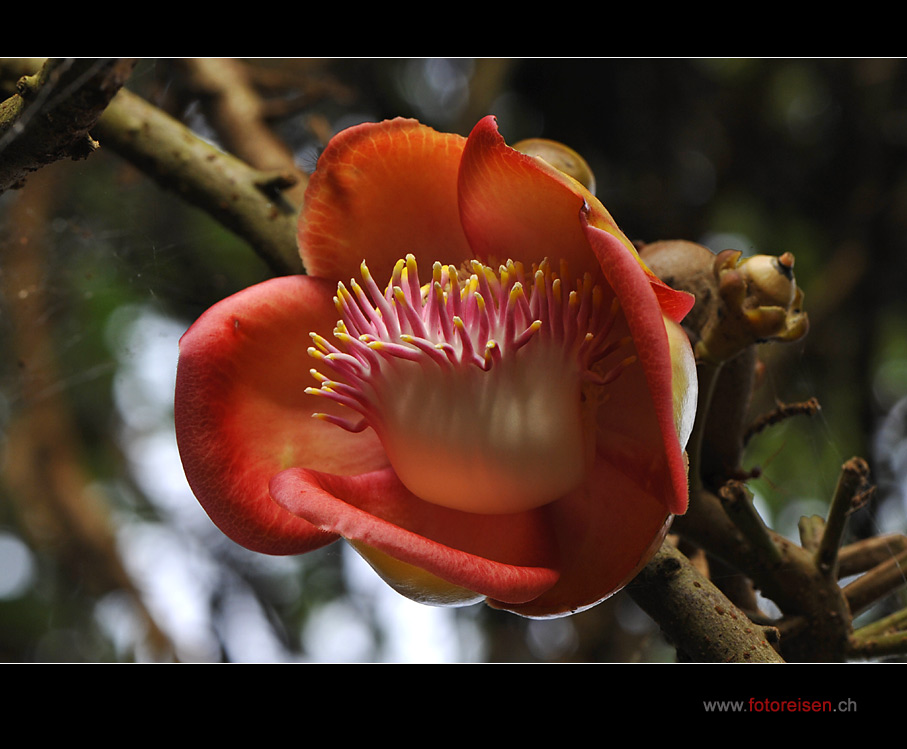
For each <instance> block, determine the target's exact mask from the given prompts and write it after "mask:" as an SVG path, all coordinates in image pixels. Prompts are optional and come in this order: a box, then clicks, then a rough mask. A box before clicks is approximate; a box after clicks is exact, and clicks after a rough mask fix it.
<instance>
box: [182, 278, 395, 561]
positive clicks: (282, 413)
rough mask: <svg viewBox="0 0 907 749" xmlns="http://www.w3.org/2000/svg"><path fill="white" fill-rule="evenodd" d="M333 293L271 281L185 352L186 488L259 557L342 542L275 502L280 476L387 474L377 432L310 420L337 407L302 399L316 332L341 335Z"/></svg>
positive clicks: (203, 329)
mask: <svg viewBox="0 0 907 749" xmlns="http://www.w3.org/2000/svg"><path fill="white" fill-rule="evenodd" d="M333 293H334V285H333V284H332V283H329V282H326V281H319V280H316V279H311V278H306V277H304V276H293V277H286V278H277V279H274V280H271V281H266V282H265V283H262V284H258V285H257V286H253V287H251V288H249V289H246V290H244V291H241V292H239V293H238V294H235V295H233V296H231V297H229V298H227V299H225V300H223V301H222V302H220V303H218V304H216V305H215V306H214V307H212V308H211V309H209V310H208V311H207V312H205V313H204V314H203V315H202V316H201V317H200V318H199V319H198V321H197V322H196V323H195V324H194V325H193V326H192V327H191V328H190V329H189V330H188V331H187V332H186V334H185V335H184V336H183V338H182V339H181V341H180V359H179V366H178V369H177V380H176V400H175V419H176V435H177V441H178V444H179V449H180V455H181V457H182V460H183V466H184V469H185V471H186V476H187V478H188V480H189V484H190V486H191V487H192V490H193V492H194V493H195V495H196V497H197V498H198V499H199V501H200V502H201V504H202V506H203V507H204V508H205V510H206V511H207V512H208V514H209V515H210V517H211V519H212V520H213V521H214V522H215V524H217V525H218V527H220V529H221V530H222V531H223V532H224V533H226V534H227V535H228V536H230V537H231V538H232V539H233V540H235V541H236V542H237V543H240V544H242V545H243V546H246V547H248V548H250V549H253V550H256V551H262V552H267V553H271V554H296V553H302V552H304V551H309V550H311V549H314V548H318V547H319V546H323V545H324V544H326V543H330V542H331V541H333V540H335V539H336V536H334V535H332V534H328V533H325V532H323V531H320V530H318V529H317V528H315V527H314V526H312V525H310V524H309V523H306V522H305V521H302V520H300V519H299V518H297V517H295V516H294V515H291V514H290V513H288V512H286V511H284V510H283V509H282V508H280V507H278V506H277V505H276V504H274V503H273V502H272V501H271V498H270V496H269V495H268V482H269V481H270V479H271V477H272V476H273V475H274V474H275V473H277V472H279V471H281V470H283V469H284V468H287V467H288V466H299V465H302V466H311V465H317V466H318V467H319V468H320V469H322V470H327V471H332V472H336V473H353V472H360V471H364V470H371V469H374V468H377V467H380V466H382V465H384V464H385V460H386V459H385V456H384V451H383V450H382V449H381V447H380V444H378V442H377V439H376V438H375V437H374V434H373V433H371V432H370V431H369V432H363V433H361V434H356V435H353V434H349V433H347V432H345V431H343V430H342V429H339V428H338V427H336V426H334V425H332V424H328V423H325V422H322V421H319V420H317V419H314V418H312V413H313V412H315V411H327V410H329V409H330V405H331V404H329V403H328V402H327V401H325V400H324V399H319V398H317V397H316V396H312V395H306V393H305V388H306V387H307V386H308V385H312V384H315V383H314V380H312V378H311V377H310V376H309V374H308V372H309V369H310V368H311V366H312V360H311V358H310V357H309V356H308V354H307V353H306V351H307V348H308V347H309V345H310V344H311V339H310V338H309V331H317V332H320V333H321V334H323V335H329V333H330V331H331V330H332V329H333V326H334V324H335V322H336V319H337V313H336V311H335V309H334V305H333V302H332V295H333ZM337 411H338V412H339V411H340V408H339V407H337Z"/></svg>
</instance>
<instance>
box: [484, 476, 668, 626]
mask: <svg viewBox="0 0 907 749" xmlns="http://www.w3.org/2000/svg"><path fill="white" fill-rule="evenodd" d="M545 512H546V513H547V515H548V523H549V525H550V527H551V528H552V529H554V531H555V532H556V534H557V543H558V545H559V551H560V561H559V566H558V571H559V572H560V578H559V579H558V582H557V584H556V585H555V586H553V587H552V588H551V589H550V590H548V591H547V592H545V593H544V594H542V595H541V596H539V597H538V598H535V599H533V600H532V601H528V602H526V603H525V604H521V605H513V604H508V603H505V602H502V601H494V600H489V601H488V602H487V603H488V604H489V605H490V606H493V607H495V608H502V609H507V610H508V611H512V612H514V613H516V614H521V615H523V616H528V617H535V618H543V617H553V616H564V615H567V614H573V613H576V612H577V611H582V610H584V609H587V608H589V607H590V606H594V605H595V604H597V603H600V602H601V601H602V600H604V599H605V598H608V597H609V596H611V595H613V594H614V593H616V592H617V591H619V590H620V589H621V588H622V587H623V586H624V585H626V584H627V583H628V582H629V581H630V580H632V579H633V577H634V576H635V575H636V573H637V572H639V570H640V569H642V567H643V566H644V565H645V564H646V562H648V561H649V559H650V558H651V557H652V554H654V553H655V551H656V550H657V549H658V547H659V545H660V544H661V542H662V541H663V540H664V537H665V534H666V533H667V531H668V528H669V526H670V521H671V519H672V516H671V515H670V513H668V511H667V510H666V509H665V506H664V504H662V503H661V502H660V501H658V500H657V499H656V498H654V497H653V496H652V494H651V492H650V491H649V488H648V487H647V486H645V485H643V484H641V483H640V481H639V477H637V476H634V475H633V474H631V473H630V472H628V471H625V470H623V468H621V467H619V466H618V465H616V464H614V463H610V462H608V461H606V460H599V461H598V463H597V464H596V466H595V470H594V471H593V472H592V474H591V475H590V477H589V480H588V481H587V482H586V485H585V486H584V487H582V488H581V489H579V490H577V491H576V492H574V493H573V494H572V495H571V496H569V497H565V498H564V499H561V500H558V501H557V502H555V503H553V504H551V505H549V506H548V507H546V508H545Z"/></svg>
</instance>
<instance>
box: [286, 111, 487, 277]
mask: <svg viewBox="0 0 907 749" xmlns="http://www.w3.org/2000/svg"><path fill="white" fill-rule="evenodd" d="M465 142H466V141H465V139H464V138H463V137H461V136H459V135H452V134H448V133H438V132H436V131H435V130H432V129H431V128H429V127H426V126H425V125H422V124H421V123H419V122H417V121H415V120H405V119H395V120H390V121H387V122H383V123H378V124H375V123H366V124H363V125H357V126H355V127H351V128H348V129H346V130H343V131H341V132H340V133H338V134H337V135H335V136H334V138H332V139H331V142H330V143H329V144H328V146H327V148H326V149H325V150H324V153H322V154H321V157H320V158H319V160H318V168H317V169H316V171H315V173H314V174H313V175H312V178H311V180H310V181H309V186H308V188H307V189H306V198H305V207H304V208H303V211H302V215H301V217H300V223H299V246H300V254H301V256H302V261H303V264H304V265H305V267H306V270H307V272H308V274H309V275H312V276H319V277H321V278H331V279H335V280H338V281H344V282H346V281H348V280H349V279H350V278H351V277H356V278H359V264H360V263H361V262H362V260H363V259H367V261H368V266H369V270H370V271H371V272H372V275H373V276H374V277H375V279H377V281H378V283H379V284H381V285H383V284H384V283H386V282H387V280H388V279H389V278H390V275H391V271H392V270H393V267H394V263H395V262H396V261H397V260H399V259H400V258H402V257H405V256H406V254H407V253H412V254H413V255H415V256H416V260H417V262H418V263H419V264H420V265H421V266H423V267H426V268H430V267H431V264H432V263H433V262H434V261H436V260H438V261H441V262H443V263H454V264H456V265H459V264H460V263H461V262H462V261H463V260H464V259H467V258H471V257H472V253H471V251H470V249H469V246H468V245H467V244H466V238H465V237H464V235H463V230H462V229H461V228H460V220H459V215H458V213H457V170H458V169H459V164H460V155H461V153H462V151H463V145H464V144H465Z"/></svg>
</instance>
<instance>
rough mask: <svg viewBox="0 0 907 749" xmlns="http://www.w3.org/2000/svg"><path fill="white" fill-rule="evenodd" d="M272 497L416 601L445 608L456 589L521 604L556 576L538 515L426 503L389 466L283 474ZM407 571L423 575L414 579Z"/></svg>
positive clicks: (276, 479)
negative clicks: (347, 472)
mask: <svg viewBox="0 0 907 749" xmlns="http://www.w3.org/2000/svg"><path fill="white" fill-rule="evenodd" d="M271 495H272V496H273V497H274V501H275V502H277V503H279V504H280V505H281V506H282V507H284V508H285V509H286V510H287V511H289V512H292V513H294V514H296V515H299V516H300V517H302V518H305V519H306V520H307V521H308V522H310V523H312V524H313V525H315V526H317V527H318V528H321V529H323V530H324V531H326V532H329V533H336V534H339V535H341V536H343V537H344V538H346V539H347V540H349V541H351V542H352V543H353V545H354V546H355V548H356V549H357V550H358V551H359V552H360V553H362V554H363V556H365V557H366V559H367V560H368V561H369V562H370V563H372V565H373V566H374V567H375V568H376V569H378V570H379V572H380V573H381V575H382V577H384V578H385V579H386V580H387V581H388V582H389V583H390V584H391V585H393V586H394V587H395V588H397V589H398V590H399V591H400V592H401V593H403V594H404V595H407V596H408V597H411V598H414V599H416V600H422V601H431V602H435V603H437V602H447V603H449V602H450V601H449V600H444V601H442V600H441V599H443V598H445V597H450V596H451V593H450V589H451V586H454V588H456V589H458V590H459V591H473V592H474V593H475V594H479V595H481V596H490V597H492V598H496V599H500V600H502V601H507V602H509V603H522V602H525V601H529V600H532V599H533V598H536V597H537V596H539V595H540V594H541V593H543V592H544V591H546V590H548V589H549V588H550V587H551V586H552V585H553V584H554V583H555V581H556V580H557V578H558V573H557V572H556V571H555V569H554V568H553V566H552V564H551V562H552V560H553V557H552V549H551V537H550V535H549V533H550V531H549V529H548V528H546V526H545V525H544V524H543V523H544V519H545V518H544V517H543V515H542V514H541V513H539V512H527V513H518V514H513V515H476V514H472V513H467V512H460V511H457V510H450V509H447V508H444V507H439V506H437V505H432V504H430V503H428V502H423V501H422V500H420V499H419V498H418V497H416V496H415V495H413V494H412V493H411V492H409V491H408V490H407V489H406V488H405V487H404V486H403V484H402V483H401V482H400V480H399V479H398V478H397V476H396V474H394V472H393V471H392V470H390V469H388V470H384V471H377V472H373V473H370V474H365V475H360V476H334V475H330V474H325V473H319V472H316V471H306V470H300V469H295V468H294V469H289V470H287V471H283V472H282V473H280V474H278V475H277V476H275V477H274V479H273V480H272V481H271ZM370 549H373V550H377V551H378V552H379V555H377V556H376V555H374V554H370V553H369V551H370ZM394 560H396V562H394ZM397 562H399V563H402V565H398V564H397ZM413 569H416V570H421V571H424V572H426V573H428V574H427V575H422V576H419V577H416V576H414V575H413ZM439 581H443V582H441V583H439ZM457 602H459V600H458V601H457ZM467 602H474V597H473V598H472V599H471V600H469V601H467Z"/></svg>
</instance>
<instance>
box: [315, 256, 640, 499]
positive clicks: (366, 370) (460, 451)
mask: <svg viewBox="0 0 907 749" xmlns="http://www.w3.org/2000/svg"><path fill="white" fill-rule="evenodd" d="M362 279H363V286H360V285H359V284H358V283H357V282H355V281H352V282H351V284H350V288H349V289H348V288H347V287H346V286H344V285H343V284H340V285H339V286H338V290H337V296H336V297H335V303H336V305H337V309H338V311H339V312H340V314H341V316H342V318H341V320H340V321H339V322H338V323H337V327H336V328H335V330H334V336H335V338H336V343H331V342H328V341H327V340H326V339H324V338H323V337H321V336H319V335H316V334H312V338H313V341H314V346H313V347H312V348H310V349H309V353H310V355H311V356H313V357H314V358H316V359H317V360H319V361H320V363H321V369H322V370H324V371H325V372H330V373H331V376H330V377H328V376H326V375H325V374H322V373H321V372H319V371H318V370H315V369H313V370H312V374H313V375H314V377H315V378H316V379H317V380H319V382H320V383H321V386H320V387H319V388H308V389H307V391H306V392H309V393H313V394H317V395H321V396H324V397H326V398H329V399H331V400H333V401H335V402H337V403H341V404H343V405H344V406H347V407H349V408H350V409H351V410H352V411H354V412H356V413H358V414H359V416H360V418H358V419H343V418H340V417H337V416H334V415H328V414H315V416H316V417H319V418H322V419H325V420H327V421H330V422H332V423H334V424H337V425H338V426H341V427H343V428H344V429H348V430H350V431H354V432H355V431H360V430H362V429H365V428H366V427H369V426H371V427H372V428H373V429H374V430H375V432H376V433H377V435H378V437H379V439H380V440H381V442H382V445H383V446H384V449H385V451H386V452H387V455H388V458H389V460H390V462H391V465H392V466H393V467H394V469H395V471H396V472H397V474H398V476H399V477H400V480H401V481H402V482H403V483H404V484H405V485H406V486H407V488H409V489H410V490H411V491H412V492H413V493H414V494H416V495H417V496H419V497H421V498H422V499H424V500H426V501H428V502H432V503H435V504H438V505H443V506H445V507H451V508H454V509H458V510H465V511H468V512H479V513H507V512H519V511H522V510H527V509H531V508H534V507H539V506H541V505H544V504H547V503H549V502H552V501H554V500H555V499H558V498H559V497H562V496H563V495H564V494H566V493H567V492H569V491H571V490H572V489H575V488H576V487H578V486H579V485H580V484H581V483H582V482H583V480H584V478H585V476H586V471H587V467H588V465H589V461H590V460H591V459H592V455H593V451H594V424H590V423H589V414H588V413H585V412H584V406H583V404H584V401H585V400H586V398H585V397H584V391H585V390H587V389H588V388H590V387H599V386H601V385H603V384H606V383H607V382H609V381H611V380H613V379H614V378H616V377H617V376H618V375H619V374H620V373H621V372H622V371H623V370H624V368H625V367H626V366H628V365H629V364H630V363H631V362H632V361H633V360H635V357H633V356H629V357H628V356H626V354H627V352H626V351H624V357H623V358H622V360H621V361H620V362H618V363H616V364H615V365H614V366H612V367H610V368H608V367H605V368H604V369H602V366H601V364H600V362H601V361H602V360H603V359H604V358H605V357H606V356H609V355H611V354H612V353H614V352H615V351H617V350H619V349H625V348H626V346H627V345H628V341H627V340H626V339H623V340H618V339H617V337H616V335H613V328H614V321H615V319H616V317H617V314H618V307H617V304H616V300H614V302H613V303H612V304H606V303H605V302H604V299H603V292H602V289H601V288H600V287H599V286H597V285H595V284H593V282H592V279H591V277H589V276H588V275H587V276H586V277H584V278H582V279H579V280H578V281H577V282H576V283H575V284H573V285H572V287H570V288H567V287H566V286H567V282H566V281H565V274H564V269H562V270H561V273H560V274H557V273H555V272H554V271H553V270H552V269H551V267H550V266H549V263H548V261H544V262H543V263H541V264H540V265H539V266H537V267H533V269H532V271H531V273H529V274H527V273H526V272H525V271H524V268H523V266H522V265H521V264H520V263H514V262H512V261H508V262H507V263H506V264H504V265H501V266H500V267H499V268H498V269H497V270H494V269H492V268H491V267H489V266H486V265H483V264H482V263H479V262H478V261H473V262H472V263H470V264H469V266H468V267H467V268H464V269H459V270H458V269H456V268H455V267H453V266H445V265H441V264H440V263H435V264H434V266H433V269H432V279H431V281H430V282H429V283H427V284H425V285H424V286H423V285H421V284H420V282H419V275H418V269H417V267H416V261H415V258H414V257H413V256H412V255H409V256H407V258H406V259H405V260H400V261H399V262H398V263H397V265H396V267H395V268H394V272H393V275H392V277H391V280H390V283H389V284H388V286H387V289H386V291H385V292H384V293H383V294H382V293H381V291H380V289H379V288H378V286H377V284H376V283H375V281H374V280H373V279H372V277H371V275H370V274H369V272H368V268H367V267H366V266H365V264H364V263H363V264H362ZM593 365H596V366H595V372H593V371H592V367H593ZM602 371H606V372H607V374H604V375H601V374H598V373H599V372H602ZM592 400H594V401H596V402H600V400H601V399H600V398H597V397H596V398H593V399H592Z"/></svg>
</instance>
